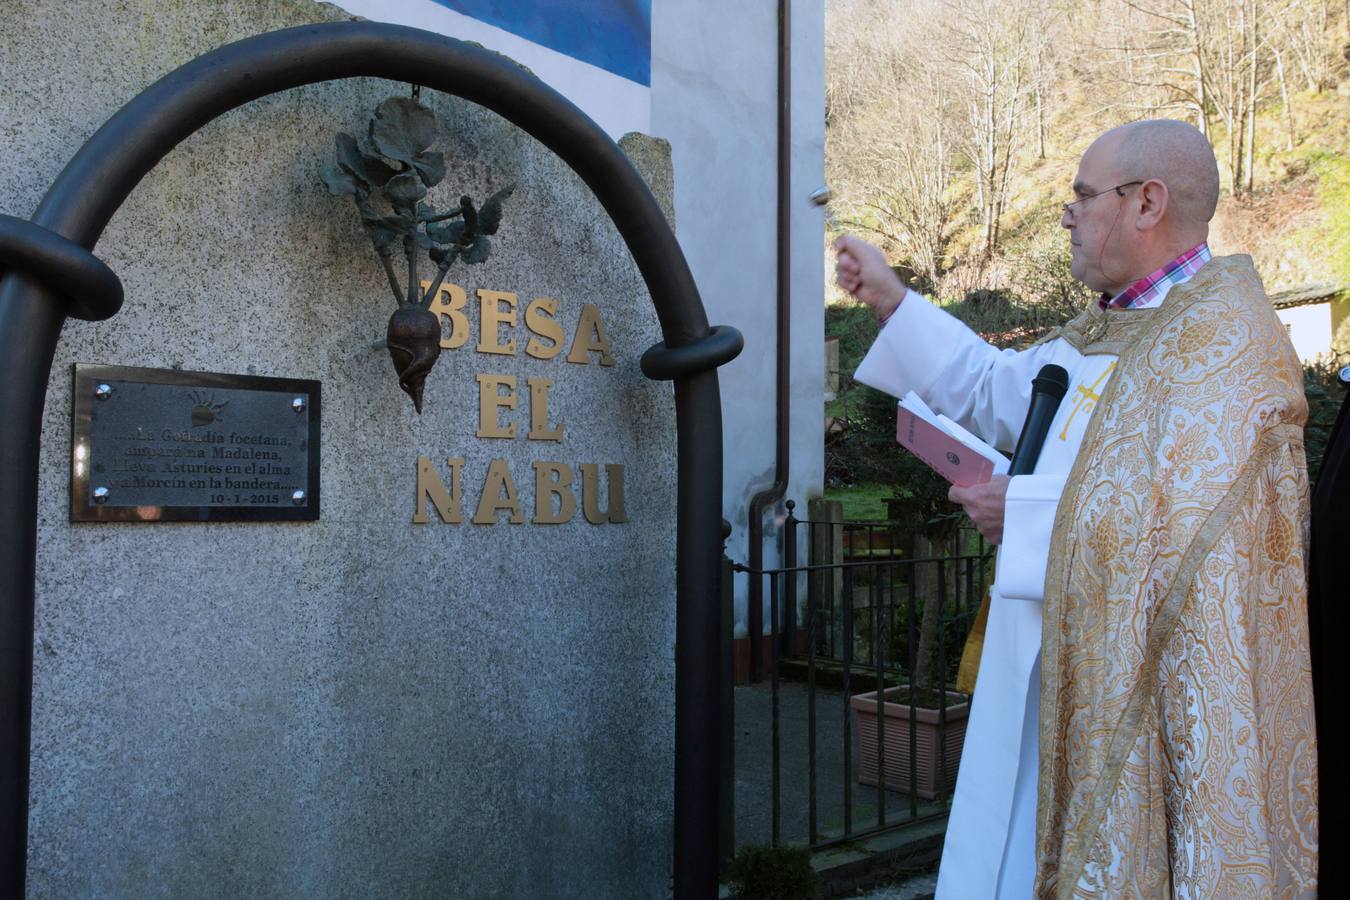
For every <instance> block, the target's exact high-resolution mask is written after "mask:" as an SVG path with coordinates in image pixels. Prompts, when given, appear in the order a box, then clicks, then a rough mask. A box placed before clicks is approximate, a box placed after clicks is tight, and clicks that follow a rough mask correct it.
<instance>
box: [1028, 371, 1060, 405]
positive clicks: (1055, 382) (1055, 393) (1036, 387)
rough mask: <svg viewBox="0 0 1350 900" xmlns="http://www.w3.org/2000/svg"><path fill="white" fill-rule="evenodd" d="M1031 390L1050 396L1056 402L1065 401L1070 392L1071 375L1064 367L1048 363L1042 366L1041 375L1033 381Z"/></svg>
mask: <svg viewBox="0 0 1350 900" xmlns="http://www.w3.org/2000/svg"><path fill="white" fill-rule="evenodd" d="M1031 389H1032V391H1034V392H1036V393H1044V394H1049V395H1051V396H1052V397H1054V398H1055V399H1056V400H1063V399H1064V394H1065V392H1067V391H1068V390H1069V373H1068V372H1066V371H1065V370H1064V367H1063V366H1057V365H1055V364H1054V363H1047V364H1046V365H1044V366H1041V371H1040V374H1039V375H1037V376H1036V377H1035V378H1033V379H1031Z"/></svg>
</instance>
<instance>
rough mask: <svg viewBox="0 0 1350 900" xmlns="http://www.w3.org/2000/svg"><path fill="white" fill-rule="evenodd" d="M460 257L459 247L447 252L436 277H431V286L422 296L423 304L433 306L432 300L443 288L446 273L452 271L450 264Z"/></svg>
mask: <svg viewBox="0 0 1350 900" xmlns="http://www.w3.org/2000/svg"><path fill="white" fill-rule="evenodd" d="M458 258H459V248H458V247H453V248H451V250H450V252H449V253H447V254H446V256H445V259H443V260H441V265H440V267H439V268H438V269H437V270H436V277H435V278H433V279H431V287H430V288H428V289H427V292H426V294H425V295H424V296H423V297H422V306H424V307H430V306H431V301H432V299H433V298H434V297H435V296H436V292H437V291H439V290H440V289H441V282H442V281H445V274H446V273H447V272H449V271H450V266H451V265H453V264H454V262H455V260H456V259H458Z"/></svg>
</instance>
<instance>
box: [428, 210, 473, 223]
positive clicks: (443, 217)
mask: <svg viewBox="0 0 1350 900" xmlns="http://www.w3.org/2000/svg"><path fill="white" fill-rule="evenodd" d="M462 215H464V210H462V209H455V210H451V211H450V212H448V213H442V214H441V215H439V216H418V217H417V221H419V222H444V221H445V220H446V219H458V218H459V217H460V216H462Z"/></svg>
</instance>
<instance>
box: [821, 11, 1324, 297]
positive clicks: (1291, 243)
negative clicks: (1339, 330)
mask: <svg viewBox="0 0 1350 900" xmlns="http://www.w3.org/2000/svg"><path fill="white" fill-rule="evenodd" d="M921 5H923V4H922V3H916V4H914V7H913V8H918V6H921ZM1019 5H1020V4H1019V3H1018V2H1016V0H1010V2H1008V3H1005V4H1002V5H998V6H990V8H989V12H990V14H994V15H1006V14H1007V12H1006V11H1007V10H1010V9H1014V8H1017V7H1019ZM1305 5H1307V6H1309V7H1310V8H1311V6H1313V4H1305ZM901 6H903V4H899V5H897V7H895V8H896V9H899V8H900V7H901ZM929 6H931V4H930V5H929ZM966 6H970V7H972V8H974V7H976V6H980V4H979V2H978V0H972V2H968V3H954V4H944V5H942V6H939V7H935V9H936V10H937V11H938V17H939V18H940V17H941V15H942V14H943V13H944V11H945V12H946V13H952V12H954V11H955V12H960V11H961V10H963V9H964V7H966ZM1155 6H1157V7H1158V8H1163V7H1165V6H1166V4H1165V3H1158V4H1155ZM1319 8H1320V9H1322V14H1323V15H1324V19H1323V20H1322V21H1323V25H1324V33H1323V34H1322V35H1321V36H1320V41H1321V44H1320V45H1319V46H1321V47H1322V48H1323V49H1324V50H1325V67H1326V77H1325V81H1324V83H1323V84H1322V85H1321V88H1322V89H1321V90H1307V89H1304V90H1301V91H1295V90H1288V91H1287V93H1288V104H1287V106H1286V104H1285V101H1284V97H1283V94H1284V93H1286V91H1281V90H1280V89H1279V86H1278V82H1277V81H1276V79H1275V77H1274V71H1275V70H1274V68H1273V66H1272V64H1271V62H1270V60H1269V59H1266V58H1265V57H1261V56H1259V55H1254V56H1253V58H1252V64H1253V65H1257V66H1260V67H1262V68H1259V69H1258V73H1257V74H1259V75H1260V78H1261V80H1260V81H1259V82H1258V85H1257V94H1256V98H1255V100H1254V101H1253V102H1250V108H1251V110H1252V111H1254V119H1255V127H1254V129H1253V132H1252V133H1253V134H1254V137H1255V140H1254V142H1253V152H1252V153H1251V154H1250V155H1251V159H1252V173H1251V176H1250V189H1249V190H1241V191H1239V192H1238V193H1237V194H1236V195H1235V193H1234V191H1233V188H1232V183H1233V182H1234V181H1235V180H1236V179H1235V178H1234V173H1233V167H1232V161H1231V160H1230V158H1229V157H1230V155H1231V146H1232V142H1230V141H1229V132H1228V129H1227V128H1226V126H1225V125H1224V117H1223V116H1221V115H1219V114H1217V112H1211V115H1210V116H1209V119H1210V132H1209V134H1210V138H1211V143H1212V144H1213V145H1214V146H1215V152H1216V156H1217V157H1218V159H1219V165H1220V170H1221V180H1222V183H1223V186H1224V187H1223V194H1222V198H1221V200H1220V205H1219V209H1218V212H1217V215H1216V217H1215V220H1214V222H1213V223H1212V226H1211V236H1210V243H1211V246H1212V248H1213V249H1214V251H1215V253H1217V254H1228V253H1247V254H1250V255H1251V256H1252V257H1253V259H1254V261H1255V263H1256V265H1257V269H1258V271H1259V272H1260V273H1261V275H1262V277H1263V278H1264V279H1265V281H1266V286H1267V289H1268V290H1269V291H1271V292H1272V293H1273V292H1277V291H1281V290H1287V289H1293V288H1298V287H1303V286H1305V285H1308V284H1311V283H1319V282H1328V281H1336V282H1342V283H1347V284H1350V32H1348V31H1347V23H1346V22H1345V21H1343V17H1344V15H1345V13H1344V11H1343V10H1337V9H1331V8H1330V7H1328V6H1326V5H1325V4H1323V5H1322V7H1319ZM1064 9H1065V10H1069V11H1068V12H1066V13H1065V15H1066V16H1067V18H1065V19H1064V20H1063V21H1039V20H1038V21H1036V22H1033V23H1032V26H1034V28H1033V27H1032V26H1028V25H1026V24H1025V23H1024V22H1021V21H1020V20H1019V21H1016V22H1013V23H1012V24H1011V25H1008V24H1006V23H1005V27H1006V28H1013V27H1021V28H1024V29H1028V30H1027V33H1026V34H1024V35H1021V36H1019V37H1018V38H1017V43H1016V44H1015V45H1012V50H1008V49H1007V48H1006V47H1005V48H1004V50H1003V52H1005V53H1009V54H1011V53H1013V52H1022V51H1023V50H1024V49H1025V47H1026V46H1028V45H1029V44H1034V45H1035V46H1036V47H1040V48H1042V49H1040V50H1037V51H1036V53H1037V54H1038V55H1036V56H1035V57H1034V59H1037V60H1039V59H1041V58H1042V57H1041V56H1040V55H1039V54H1043V53H1052V54H1053V53H1060V52H1062V51H1061V50H1060V49H1057V48H1062V47H1063V46H1065V45H1064V44H1063V43H1062V42H1063V41H1064V40H1065V39H1066V37H1067V36H1069V35H1072V34H1073V33H1075V31H1076V30H1077V29H1080V28H1083V27H1086V25H1087V24H1088V22H1087V20H1086V19H1085V18H1084V17H1085V16H1086V15H1087V13H1081V14H1079V13H1074V12H1073V11H1072V10H1071V9H1070V8H1069V7H1065V8H1064ZM1267 9H1270V10H1272V11H1271V13H1270V14H1271V15H1272V16H1273V15H1274V14H1275V13H1274V11H1273V10H1274V6H1273V5H1272V6H1271V7H1267ZM863 10H866V11H869V13H870V14H872V15H873V16H874V17H876V16H881V18H875V20H874V21H873V20H869V21H868V27H863V26H862V25H860V24H859V23H860V19H861V16H860V11H863ZM1098 10H1099V11H1105V10H1106V5H1105V4H1102V5H1099V6H1098ZM965 11H966V12H967V13H968V12H970V10H965ZM902 12H903V10H902V11H901V12H897V13H895V14H894V17H893V18H891V19H886V18H885V16H886V15H887V14H889V10H888V9H886V8H884V7H881V6H877V5H875V4H873V3H872V2H871V0H830V3H829V4H828V5H827V19H826V29H827V73H828V74H827V77H828V78H829V79H830V83H829V84H828V86H827V95H828V96H829V97H830V109H829V115H828V118H827V123H828V127H827V161H826V165H827V173H828V177H829V178H830V181H831V184H832V186H835V187H836V197H837V200H836V202H835V204H834V210H835V213H836V216H837V217H838V219H839V220H840V221H841V222H842V223H843V224H842V228H843V229H844V230H848V231H851V232H854V233H859V234H861V235H863V236H864V237H866V238H868V239H870V240H873V241H874V242H876V243H878V244H879V245H881V246H882V247H883V248H884V249H885V250H886V251H887V253H888V256H890V258H891V260H892V263H893V264H895V265H901V266H908V267H912V268H913V269H914V270H915V271H916V272H918V273H919V274H920V276H922V275H923V270H924V266H923V264H922V263H923V259H924V251H925V250H926V249H929V248H932V247H940V251H938V252H930V253H929V255H930V256H932V257H935V258H936V259H938V260H940V261H939V262H935V263H934V264H933V266H932V269H933V270H934V271H933V272H932V273H930V276H929V277H928V278H927V279H924V278H923V277H921V278H920V284H919V286H921V287H923V288H926V289H928V290H930V291H932V292H933V293H936V294H937V295H938V296H939V297H940V298H941V299H942V300H944V301H948V302H950V301H956V300H959V299H961V298H962V297H964V296H967V295H968V294H969V292H971V291H977V290H983V291H990V290H999V289H1003V290H1008V291H1011V293H1012V294H1014V295H1016V296H1018V297H1020V298H1021V299H1023V300H1024V301H1028V302H1032V303H1035V302H1037V301H1038V300H1039V299H1040V298H1039V297H1037V296H1035V294H1037V293H1039V292H1040V290H1041V288H1040V287H1039V285H1040V284H1041V283H1042V282H1043V281H1045V279H1046V277H1047V274H1050V275H1055V276H1056V278H1057V277H1058V273H1054V272H1050V273H1047V271H1044V270H1045V269H1046V267H1047V265H1049V266H1050V267H1051V268H1052V269H1053V268H1055V267H1062V268H1063V269H1065V270H1067V246H1066V240H1065V237H1064V234H1063V232H1062V231H1061V230H1060V228H1059V215H1060V208H1059V205H1060V204H1061V203H1063V202H1064V201H1065V200H1066V199H1069V185H1070V184H1071V183H1072V181H1073V176H1074V172H1075V170H1076V167H1077V163H1078V158H1079V156H1080V155H1081V153H1082V152H1083V150H1084V149H1086V146H1087V144H1088V143H1090V142H1091V140H1092V139H1093V138H1094V137H1095V136H1096V135H1098V134H1100V133H1101V132H1102V131H1104V130H1105V129H1106V128H1108V127H1110V126H1112V125H1114V124H1117V123H1119V122H1124V121H1129V120H1131V119H1135V118H1141V117H1149V116H1167V117H1173V118H1184V119H1187V120H1189V121H1195V120H1196V115H1195V112H1194V110H1187V109H1185V108H1183V107H1179V106H1177V105H1176V104H1175V103H1171V102H1170V101H1168V100H1167V96H1168V95H1166V93H1165V92H1163V93H1159V92H1158V91H1159V90H1161V89H1158V90H1155V91H1154V92H1153V93H1152V94H1149V95H1148V96H1147V97H1135V96H1133V95H1131V94H1128V93H1122V91H1123V89H1122V88H1121V87H1120V85H1118V84H1116V83H1114V81H1113V79H1115V77H1116V70H1115V68H1114V64H1115V61H1114V60H1112V59H1110V58H1109V57H1103V56H1102V54H1095V55H1094V54H1091V53H1089V54H1080V55H1077V56H1063V57H1062V58H1058V60H1057V62H1054V63H1053V64H1046V65H1044V66H1043V67H1042V68H1044V69H1046V70H1048V71H1045V72H1041V69H1038V68H1036V67H1034V66H1031V65H1030V64H1027V67H1025V68H1024V69H1012V68H1009V69H1008V70H1006V71H1004V72H1002V73H1001V74H1000V75H999V76H998V77H1001V78H1003V79H1005V80H1006V79H1007V78H1015V79H1017V80H1018V81H1017V83H1018V84H1023V85H1025V84H1032V83H1038V82H1035V78H1037V77H1040V78H1043V79H1044V82H1043V86H1042V87H1040V88H1037V89H1036V90H1037V93H1035V94H1034V99H1035V101H1042V98H1043V102H1037V103H1036V105H1034V106H1033V94H1030V93H1027V89H1026V88H1025V87H1024V88H1023V96H1021V98H1020V100H1019V98H1018V97H1016V96H1013V95H1011V94H1009V96H1008V97H1007V98H1006V99H1005V100H1004V103H1005V106H1006V114H1007V116H1008V117H1009V120H1008V121H1009V123H1010V127H1009V130H1008V131H1007V145H1006V147H1005V150H1004V153H1005V154H1006V156H1005V160H1006V161H1005V164H1004V171H1002V172H999V173H997V176H998V177H999V178H1002V185H1003V195H1002V198H1001V201H1000V202H1001V203H1002V210H1001V215H1000V216H999V217H998V223H999V225H998V231H997V235H998V239H997V241H996V243H995V244H994V245H993V246H992V247H990V248H989V249H988V252H986V245H987V244H988V243H989V241H988V234H987V230H986V223H987V220H988V218H989V217H988V216H987V215H983V216H982V207H981V200H982V199H984V200H988V197H987V194H988V193H989V191H990V190H993V189H996V188H998V187H999V186H1000V185H999V183H998V181H997V180H995V181H990V180H989V179H988V178H987V177H985V173H984V172H983V170H982V169H980V168H979V167H977V164H976V163H977V160H976V159H975V154H974V153H972V151H971V149H970V148H971V147H977V148H978V145H977V144H976V143H975V142H974V140H973V137H972V136H971V135H969V134H965V133H964V132H965V131H968V129H969V128H970V127H971V126H970V125H969V124H968V123H969V122H970V121H972V120H973V117H971V116H965V115H963V114H961V113H962V109H961V108H960V104H961V103H965V104H967V105H969V107H970V108H971V109H974V108H976V107H975V105H976V104H977V103H980V102H986V101H987V102H988V103H990V104H996V103H997V102H999V101H998V97H997V96H996V93H995V92H996V91H997V90H999V89H1001V88H998V87H993V86H989V87H988V90H987V91H986V92H985V93H984V94H978V93H973V92H969V87H970V86H969V85H968V84H967V83H966V82H967V81H969V79H968V78H967V79H964V80H961V79H957V80H952V79H951V78H950V77H949V76H948V75H946V74H937V75H935V74H933V72H932V71H931V70H930V69H926V68H925V67H923V66H918V65H910V64H909V63H908V60H909V59H912V58H913V57H914V56H915V53H916V50H915V48H916V47H922V48H923V50H924V51H925V52H928V53H930V54H931V52H932V47H933V45H934V44H935V43H936V42H939V41H946V42H947V43H946V44H944V45H941V46H943V48H944V49H943V57H944V59H945V60H947V61H950V62H955V63H960V64H965V66H966V68H967V69H973V68H974V65H973V63H972V60H973V59H976V58H978V56H979V54H980V53H982V52H987V51H988V48H984V49H982V48H981V46H980V45H979V44H978V42H970V41H971V36H970V34H968V33H967V32H966V31H960V30H957V29H955V28H954V26H952V25H951V24H950V23H948V24H946V25H944V24H943V23H941V22H937V23H929V24H928V25H927V26H926V27H927V29H928V31H927V32H925V33H924V34H922V35H918V36H914V37H910V36H909V35H908V34H905V35H899V34H898V33H887V32H886V29H888V28H890V29H895V28H897V27H899V25H900V23H902V22H905V21H908V20H906V19H904V16H903V15H902ZM1037 29H1039V30H1037ZM909 30H910V31H912V30H913V29H909ZM975 36H976V37H978V34H977V35H975ZM906 41H909V43H906ZM963 41H965V42H963ZM1036 41H1040V42H1041V43H1036ZM1263 46H1264V45H1263ZM1270 46H1271V47H1273V48H1275V49H1278V47H1277V46H1276V45H1275V44H1274V43H1272V44H1271V45H1270ZM1258 49H1259V48H1258ZM1098 57H1102V58H1098ZM1272 59H1273V57H1272ZM991 66H992V57H991ZM960 68H961V66H960V65H958V66H955V67H954V71H959V70H960ZM991 71H993V70H992V68H991ZM1167 71H1175V69H1168V70H1167ZM1038 73H1040V74H1038ZM1137 77H1142V76H1137ZM1159 77H1161V76H1159ZM1167 77H1172V76H1167ZM943 79H947V80H946V81H943ZM1289 81H1290V82H1292V81H1293V79H1292V78H1291V79H1289ZM995 83H998V82H997V81H995V82H991V85H993V84H995ZM963 90H966V91H967V92H968V93H967V94H962V93H961V91H963ZM953 96H955V97H956V98H957V99H958V100H959V103H958V104H957V105H956V108H955V112H956V113H957V115H951V111H948V113H946V114H945V115H946V116H947V118H945V119H944V113H943V112H942V110H941V109H939V110H937V111H935V112H931V113H927V112H925V111H923V110H918V111H916V110H915V108H914V105H915V104H916V103H922V102H923V101H924V100H925V99H926V98H936V99H935V100H933V101H932V102H935V103H939V104H943V103H948V102H950V100H951V98H952V97H953ZM1135 100H1148V101H1149V102H1139V103H1136V102H1133V101H1135ZM888 104H889V105H890V106H889V107H888ZM1019 104H1020V105H1019ZM944 123H945V124H944ZM1033 128H1034V129H1036V130H1038V131H1039V132H1040V133H1041V134H1042V135H1043V142H1042V141H1033V140H1031V139H1030V138H1029V137H1028V136H1027V135H1028V129H1033ZM888 129H890V130H894V131H895V132H896V133H900V134H906V135H907V136H908V139H909V141H910V142H911V143H912V142H914V141H925V140H928V141H932V140H933V137H934V136H936V138H937V145H938V147H939V148H940V150H939V153H940V154H941V158H939V157H938V155H937V154H934V153H931V152H930V153H928V154H927V155H924V154H923V153H918V152H915V151H914V150H913V148H912V147H909V148H907V147H904V146H903V144H902V142H900V141H896V142H894V143H893V144H888V142H887V139H886V137H885V135H886V134H887V133H888ZM1291 135H1292V139H1291ZM1244 137H1245V136H1244ZM996 139H997V135H991V136H989V137H988V141H989V142H990V146H994V145H993V143H992V142H993V141H995V140H996ZM1041 143H1043V149H1044V157H1043V158H1042V157H1041V156H1040V155H1039V153H1038V152H1036V151H1037V150H1038V149H1040V148H1039V147H1038V146H1037V145H1038V144H1041ZM993 160H994V161H993V162H986V163H984V164H983V165H984V166H985V167H989V166H994V165H995V164H996V163H997V162H998V161H999V160H998V155H997V152H995V153H994V154H993ZM1243 161H1244V160H1242V159H1239V161H1238V162H1239V164H1241V163H1242V162H1243ZM916 173H918V174H917V175H916ZM919 175H921V176H922V177H918V176H919ZM934 176H938V180H937V183H938V184H939V185H940V186H941V188H942V190H941V197H940V202H939V201H936V200H932V199H929V200H928V202H927V205H926V206H920V205H919V204H912V198H911V197H907V196H904V194H905V193H906V192H908V193H909V194H911V195H912V194H913V193H914V191H915V186H918V187H919V188H922V186H924V185H931V184H933V183H934ZM893 185H895V186H893ZM986 185H989V186H988V187H987V186H986ZM982 188H983V190H982ZM910 205H913V206H915V207H917V208H914V209H911V208H910ZM944 216H945V222H944V221H942V219H943V217H944ZM925 217H926V218H925ZM924 227H926V229H927V231H928V232H929V234H927V235H925V236H924V238H923V239H922V240H921V239H918V238H917V237H916V235H918V233H919V232H920V231H921V230H923V228H924ZM935 230H937V231H939V232H940V234H941V237H940V239H935V238H933V237H932V233H933V232H934V231H935ZM828 237H833V235H830V236H828ZM925 241H926V245H927V246H925ZM1033 257H1037V258H1038V259H1039V262H1038V263H1037V264H1036V266H1034V268H1036V269H1037V271H1035V272H1033V273H1031V276H1029V275H1028V272H1027V271H1026V270H1027V268H1028V266H1029V265H1030V263H1029V260H1031V259H1032V258H1033ZM1047 261H1048V262H1047ZM1052 280H1054V279H1052ZM846 299H847V298H845V297H844V296H843V295H842V293H841V292H839V291H838V290H837V289H836V288H834V287H833V285H831V286H830V287H829V289H827V302H843V301H845V300H846Z"/></svg>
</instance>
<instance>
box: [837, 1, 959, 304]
mask: <svg viewBox="0 0 1350 900" xmlns="http://www.w3.org/2000/svg"><path fill="white" fill-rule="evenodd" d="M836 9H839V7H832V12H834V11H835V10H836ZM843 9H844V10H845V11H846V14H847V16H848V18H847V20H846V21H839V22H834V21H832V22H831V27H830V28H829V29H827V32H828V33H829V34H830V38H829V41H830V44H829V46H828V50H827V53H828V55H827V58H828V60H829V62H828V66H829V82H830V87H829V88H828V96H829V97H830V101H829V104H828V105H829V116H830V119H829V130H828V132H827V138H826V139H827V151H828V152H827V154H826V156H827V160H828V164H829V167H830V173H829V177H830V181H831V183H832V184H833V185H835V187H836V189H837V190H838V193H839V201H838V203H837V208H838V209H839V210H840V212H841V213H842V214H843V216H844V217H845V218H846V219H847V220H848V221H849V223H850V224H851V225H852V226H853V227H856V228H859V229H861V230H864V231H870V232H872V233H873V234H874V235H876V236H877V237H879V238H880V239H881V243H882V244H884V245H888V246H889V247H891V248H893V249H896V250H899V252H900V254H901V255H902V256H903V257H904V260H905V261H906V262H907V263H908V264H909V265H910V266H911V267H912V268H913V270H914V271H915V272H916V274H918V275H920V276H922V277H923V278H925V279H927V280H928V281H930V282H933V281H936V280H937V278H938V277H939V276H940V275H941V274H942V271H943V268H944V256H945V253H946V246H947V241H948V239H949V237H950V230H951V226H952V222H953V218H954V215H955V202H954V199H953V197H952V195H951V182H952V178H953V172H954V165H955V160H956V154H955V152H954V150H953V143H954V137H953V130H954V128H953V123H954V121H955V116H954V115H953V101H952V97H951V89H950V87H949V85H948V83H947V79H946V78H945V77H944V73H943V72H942V71H941V69H940V68H938V67H935V66H932V65H931V64H930V60H929V58H928V54H927V48H928V46H929V44H930V41H931V32H930V29H929V28H927V27H925V26H924V25H923V24H922V23H921V24H920V25H918V26H917V27H916V26H915V25H914V24H913V19H912V18H911V16H910V14H911V13H912V9H911V8H910V7H909V6H908V5H907V4H903V5H900V4H890V3H875V2H863V0H854V2H852V3H848V4H845V5H843Z"/></svg>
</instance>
